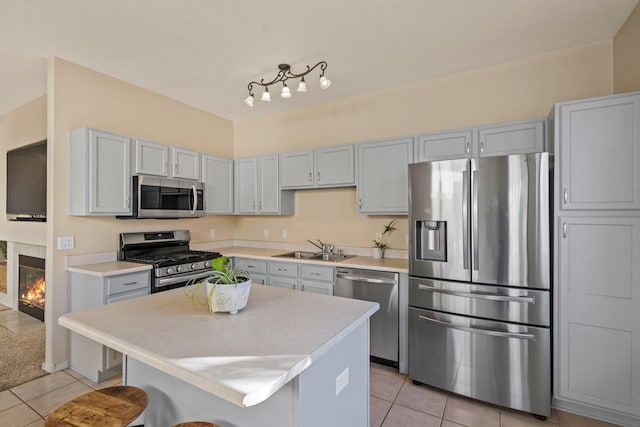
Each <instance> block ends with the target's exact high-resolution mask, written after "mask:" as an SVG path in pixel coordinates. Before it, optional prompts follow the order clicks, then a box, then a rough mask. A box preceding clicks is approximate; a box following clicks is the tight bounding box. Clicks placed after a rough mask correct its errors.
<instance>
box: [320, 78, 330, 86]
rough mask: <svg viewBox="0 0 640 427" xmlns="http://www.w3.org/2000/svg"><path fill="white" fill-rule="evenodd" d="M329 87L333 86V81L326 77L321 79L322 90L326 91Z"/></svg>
mask: <svg viewBox="0 0 640 427" xmlns="http://www.w3.org/2000/svg"><path fill="white" fill-rule="evenodd" d="M329 86H331V80H329V79H328V78H326V77H325V76H322V77H320V88H321V89H326V88H328V87H329Z"/></svg>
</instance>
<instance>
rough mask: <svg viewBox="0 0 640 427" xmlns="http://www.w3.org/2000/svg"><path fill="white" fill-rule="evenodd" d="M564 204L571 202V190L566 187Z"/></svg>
mask: <svg viewBox="0 0 640 427" xmlns="http://www.w3.org/2000/svg"><path fill="white" fill-rule="evenodd" d="M563 198H564V204H565V205H566V204H567V203H568V202H569V190H567V189H566V188H565V189H564V195H563Z"/></svg>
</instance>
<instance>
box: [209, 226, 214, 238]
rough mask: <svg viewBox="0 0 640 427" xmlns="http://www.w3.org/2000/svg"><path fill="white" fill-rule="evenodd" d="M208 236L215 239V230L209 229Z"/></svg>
mask: <svg viewBox="0 0 640 427" xmlns="http://www.w3.org/2000/svg"><path fill="white" fill-rule="evenodd" d="M209 235H210V236H211V237H212V238H213V237H216V229H215V228H212V229H211V232H210V233H209Z"/></svg>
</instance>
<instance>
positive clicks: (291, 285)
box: [268, 276, 298, 291]
mask: <svg viewBox="0 0 640 427" xmlns="http://www.w3.org/2000/svg"><path fill="white" fill-rule="evenodd" d="M268 284H269V286H275V287H276V288H285V289H291V290H292V291H295V290H296V289H298V279H297V278H292V277H280V276H269V282H268Z"/></svg>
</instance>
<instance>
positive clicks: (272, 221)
mask: <svg viewBox="0 0 640 427" xmlns="http://www.w3.org/2000/svg"><path fill="white" fill-rule="evenodd" d="M612 69H613V67H612V42H610V41H609V42H604V43H598V44H593V45H589V46H584V47H580V48H576V49H571V50H566V51H562V52H557V53H554V54H549V55H544V56H539V57H535V58H529V59H525V60H522V61H517V62H512V63H508V64H503V65H498V66H493V67H487V68H483V69H480V70H475V71H471V72H467V73H462V74H458V75H453V76H449V77H445V78H441V79H437V80H431V81H426V82H422V83H419V84H415V85H410V86H403V87H398V88H394V89H388V90H384V91H378V92H374V93H369V94H365V95H360V96H354V97H350V98H346V99H342V100H339V101H335V102H331V103H327V104H323V105H318V106H315V107H310V108H305V109H298V110H294V111H290V112H285V113H278V114H272V115H267V116H263V117H260V118H256V119H251V120H244V121H239V122H236V125H235V129H236V132H235V155H236V156H248V155H256V154H265V153H269V152H278V151H287V150H294V149H302V148H311V147H319V146H325V145H332V144H341V143H348V142H358V141H366V140H371V139H378V138H386V137H395V136H401V135H410V134H418V133H426V132H432V131H439V130H446V129H455V128H460V127H466V126H473V125H480V124H489V123H497V122H504V121H510V120H519V119H529V118H535V117H542V116H546V115H547V114H548V113H549V111H550V109H551V107H552V105H553V104H554V103H556V102H561V101H567V100H572V99H580V98H588V97H595V96H601V95H609V94H611V93H612ZM334 83H335V84H340V82H334ZM305 96H313V93H312V92H311V93H308V94H306V95H305ZM278 102H286V101H282V100H279V101H278ZM254 108H268V106H264V105H257V106H256V107H254ZM258 142H259V143H258ZM355 199H356V195H355V189H337V190H306V191H298V192H297V194H296V214H295V215H294V216H290V217H239V218H238V222H237V227H236V232H235V236H236V238H238V239H249V240H263V237H262V236H263V230H264V229H265V228H266V229H269V230H270V233H269V234H270V236H271V238H270V239H269V240H271V241H282V239H281V237H280V236H281V229H283V228H287V229H288V236H289V237H288V239H287V241H288V242H294V243H297V242H304V240H305V239H308V238H320V239H322V240H328V241H330V242H332V243H335V244H337V245H338V246H359V247H367V246H371V240H372V239H373V238H374V237H375V233H376V232H379V231H381V229H382V225H383V224H384V223H385V222H386V221H387V220H388V219H389V218H387V217H375V216H366V215H358V214H357V213H356V203H355V201H356V200H355ZM404 218H406V217H401V220H400V221H399V229H398V231H397V232H395V233H394V234H393V235H392V236H391V239H390V243H391V246H392V247H393V248H396V249H406V248H407V224H406V219H404Z"/></svg>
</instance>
